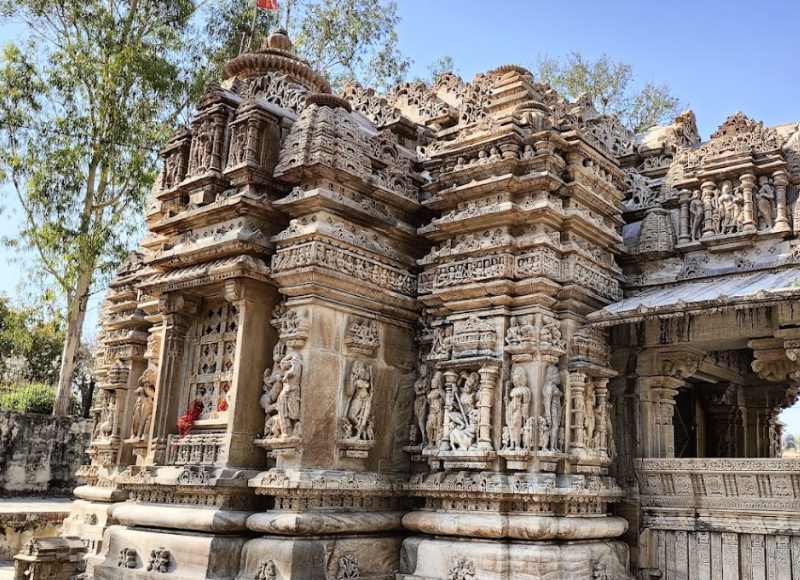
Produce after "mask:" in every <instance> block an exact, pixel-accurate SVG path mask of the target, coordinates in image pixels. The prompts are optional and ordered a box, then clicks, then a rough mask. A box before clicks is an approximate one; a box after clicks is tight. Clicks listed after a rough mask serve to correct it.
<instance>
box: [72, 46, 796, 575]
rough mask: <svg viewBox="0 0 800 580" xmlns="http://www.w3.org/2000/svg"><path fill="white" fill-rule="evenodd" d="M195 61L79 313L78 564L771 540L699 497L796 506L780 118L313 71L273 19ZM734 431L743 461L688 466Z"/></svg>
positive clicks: (275, 561)
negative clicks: (637, 108) (85, 326)
mask: <svg viewBox="0 0 800 580" xmlns="http://www.w3.org/2000/svg"><path fill="white" fill-rule="evenodd" d="M225 77H226V78H225V79H224V81H223V83H222V84H221V85H219V86H217V85H212V86H210V87H209V89H208V90H207V91H206V94H205V95H204V96H203V98H202V99H201V101H200V102H199V104H198V109H197V112H196V115H195V116H194V117H193V118H192V120H191V122H190V124H189V127H186V128H183V129H181V130H179V131H177V132H176V133H175V134H174V135H173V137H172V138H171V139H170V140H169V142H168V143H167V145H166V146H165V147H164V149H163V150H162V152H161V157H162V159H163V169H162V171H161V173H160V175H159V177H158V180H157V183H156V184H155V186H154V188H153V192H152V194H151V196H150V198H149V199H148V203H147V212H146V219H147V225H148V234H147V236H146V237H145V239H144V240H143V241H142V244H141V248H140V249H139V251H137V252H136V253H134V254H132V255H131V257H130V258H129V259H128V260H126V262H125V263H124V264H122V265H121V267H120V269H119V272H118V273H117V276H116V277H115V279H114V281H113V282H112V283H111V285H110V288H109V292H108V295H107V298H106V302H105V305H104V307H103V316H102V328H101V330H100V332H99V333H98V342H99V345H98V346H99V348H98V358H97V360H98V368H97V377H98V387H99V394H98V397H97V399H96V402H95V404H94V406H93V409H92V415H93V417H94V418H95V428H94V432H93V436H92V444H91V448H90V458H91V464H90V465H87V466H85V467H84V468H83V469H82V470H81V475H82V477H83V478H84V479H85V483H86V485H83V486H81V487H80V488H78V490H76V495H77V496H78V497H79V498H80V502H78V503H76V506H75V508H74V514H73V517H71V518H70V529H73V530H80V531H81V533H85V535H86V536H87V538H88V541H89V542H91V544H90V547H91V556H90V557H89V559H88V564H89V570H88V573H89V575H90V577H92V575H93V576H94V577H97V578H111V577H116V576H118V575H119V574H120V573H121V572H120V570H122V569H124V574H125V575H126V577H128V576H130V577H131V578H144V577H150V576H155V575H156V574H158V575H161V574H164V575H165V577H166V576H170V575H176V576H178V575H179V576H181V578H185V579H186V580H190V579H193V578H204V577H211V576H214V577H220V578H222V577H225V578H242V579H244V578H256V579H259V580H277V579H280V580H298V579H300V578H304V579H305V578H310V577H315V578H316V577H319V578H336V579H337V580H345V579H347V580H352V579H356V578H363V579H370V580H388V579H390V578H391V579H393V580H394V579H396V580H421V579H423V578H424V579H425V580H478V579H480V580H501V579H502V578H505V577H506V576H508V574H511V575H513V576H514V577H515V578H516V577H519V578H521V579H528V578H530V579H533V578H539V577H548V578H552V580H567V579H569V580H572V579H579V580H583V579H586V580H589V579H597V580H600V579H605V580H612V579H613V580H627V579H629V578H631V577H633V575H634V574H639V573H640V572H642V573H644V572H645V571H648V570H649V571H654V570H662V569H664V567H665V566H666V564H664V562H663V561H655V562H653V561H651V560H652V559H653V558H652V557H651V556H652V554H654V553H659V554H663V555H664V557H665V558H666V557H667V556H669V555H670V554H671V552H670V550H673V549H674V552H675V561H676V562H682V561H684V560H685V561H686V563H687V565H688V563H689V562H691V561H693V560H692V559H695V560H696V559H697V558H699V559H700V560H702V562H701V565H702V566H706V560H703V558H706V556H707V560H708V561H707V564H708V567H707V569H706V568H703V570H706V571H707V572H708V574H705V575H701V576H700V577H706V578H713V577H717V576H719V577H721V578H725V579H726V580H729V579H730V580H739V578H740V577H739V576H736V575H731V572H730V570H733V568H732V567H731V566H732V564H730V563H728V564H726V563H725V562H728V561H732V560H731V559H732V558H735V557H736V555H737V554H739V555H740V556H741V558H742V562H744V560H745V558H746V556H744V554H745V553H747V554H750V556H752V557H751V560H750V563H751V564H752V562H754V561H756V567H758V561H760V560H758V558H760V557H762V556H763V557H764V562H765V563H764V566H762V569H763V570H767V568H765V566H767V564H766V562H767V561H768V557H771V555H772V554H774V555H775V557H776V558H777V556H778V554H783V555H784V556H785V555H792V554H793V552H792V542H789V544H788V548H787V545H786V542H785V541H784V540H783V539H781V540H780V542H779V541H778V539H779V538H781V537H782V535H785V533H784V532H781V534H778V533H777V531H778V528H779V526H778V523H776V525H775V527H774V530H775V533H776V535H775V536H774V537H772V536H767V538H766V540H765V541H764V542H763V545H762V544H759V542H761V540H762V539H763V538H761V539H759V538H760V537H761V536H762V535H763V531H758V530H756V529H755V527H748V526H750V525H751V524H753V523H754V522H755V520H756V517H755V516H753V518H752V519H751V520H747V521H746V522H744V523H741V525H739V524H738V523H736V522H734V521H732V519H731V518H730V517H728V515H726V514H725V513H724V511H725V510H728V512H729V513H730V512H732V511H733V510H735V509H738V508H736V505H737V504H735V502H736V501H744V502H745V504H744V505H746V507H747V510H748V513H750V512H752V513H754V514H761V515H763V514H768V515H767V516H765V517H768V518H778V519H780V518H782V517H784V515H783V514H784V513H787V514H789V515H791V514H792V510H794V509H795V508H796V506H794V504H793V503H792V502H793V501H794V499H793V498H794V491H793V490H794V489H795V488H796V487H797V485H796V482H794V480H793V477H794V476H793V475H792V474H791V473H790V471H791V469H789V468H787V469H789V471H787V472H785V473H784V471H782V470H781V469H782V468H778V467H774V466H776V465H778V463H775V462H779V461H780V460H779V459H777V458H778V457H779V456H780V455H781V437H782V429H783V427H782V425H781V423H780V421H779V418H778V417H779V412H780V410H781V409H782V408H785V407H786V406H788V405H790V404H792V402H793V401H794V399H795V398H796V396H797V392H798V391H797V387H796V382H797V381H798V378H800V374H798V368H797V362H798V358H800V355H798V353H800V335H798V334H797V330H796V329H797V328H798V327H800V315H798V314H797V312H796V310H797V309H796V308H795V307H794V306H793V304H794V303H795V302H796V300H797V298H800V291H798V290H797V288H796V287H795V286H796V284H795V283H794V282H795V278H796V277H797V271H796V270H797V265H798V264H800V257H798V252H797V248H796V247H795V246H796V245H797V244H796V243H794V241H793V238H794V236H795V235H796V231H797V223H798V221H799V220H798V217H797V216H798V215H800V214H798V207H800V206H798V204H797V202H796V197H797V183H798V182H799V181H798V180H800V177H799V176H800V173H799V172H800V170H799V169H798V166H797V159H800V154H799V153H798V151H800V146H798V144H797V143H798V137H797V135H798V133H799V132H798V130H797V127H794V126H783V127H778V128H769V127H765V126H764V125H763V124H761V123H758V122H755V121H752V120H751V119H749V118H747V117H745V116H744V115H742V114H737V115H734V116H733V117H731V118H729V119H728V120H727V121H726V122H725V123H724V124H723V125H722V127H720V129H719V130H718V131H717V132H715V133H714V134H713V135H712V137H711V138H710V140H709V141H707V142H705V143H701V142H700V138H699V135H698V132H697V124H696V121H695V118H694V115H693V114H692V113H691V112H686V113H683V114H681V115H680V116H678V117H677V118H676V119H675V120H674V121H672V122H671V123H669V124H666V125H663V126H656V127H652V128H650V129H648V130H646V131H644V132H643V133H641V134H640V135H633V134H632V133H631V132H630V131H628V130H627V129H626V128H625V127H624V126H623V125H622V124H621V123H620V121H619V120H618V119H616V118H615V117H613V116H609V115H604V114H600V113H599V112H598V111H596V110H595V109H594V108H593V107H592V105H591V103H590V102H589V99H588V98H580V99H578V100H576V101H575V102H568V101H567V100H565V99H564V98H562V97H561V96H560V95H558V94H557V92H556V91H554V90H553V89H552V88H550V87H548V86H546V85H544V84H541V83H538V82H536V81H534V80H533V77H532V75H531V73H530V72H529V71H527V70H526V69H524V68H523V67H520V66H517V65H503V66H501V67H498V68H496V69H494V70H491V71H489V72H486V73H481V74H478V75H476V77H475V78H474V79H473V80H471V81H468V82H466V81H464V80H463V79H461V78H459V77H457V76H456V75H454V74H452V73H448V74H444V75H441V76H440V77H439V78H438V79H437V80H436V82H434V83H432V84H430V85H428V84H425V83H423V82H413V83H405V84H402V85H400V86H398V87H395V88H394V89H391V90H390V91H389V92H388V94H387V95H385V96H384V95H380V94H378V93H377V92H375V91H374V90H373V89H370V88H366V87H361V86H358V85H355V84H353V85H348V86H347V87H345V88H344V90H343V91H342V93H341V95H340V96H334V95H332V94H330V86H329V85H328V83H327V81H325V80H324V78H323V77H322V76H321V75H320V74H319V73H317V72H315V71H313V70H312V69H311V68H310V67H309V65H308V63H306V62H305V61H303V60H302V59H300V58H298V57H297V56H296V54H295V53H294V50H293V48H292V45H291V42H290V41H289V39H288V38H287V36H286V34H285V33H283V32H281V31H278V32H275V33H274V34H272V35H271V36H270V38H269V39H268V41H267V42H266V43H265V44H264V46H262V47H261V48H258V49H255V50H248V51H246V52H244V53H243V54H241V55H239V56H237V57H236V58H234V59H232V60H231V61H230V62H229V63H227V64H226V66H225ZM790 209H791V211H790ZM790 214H791V215H790ZM709 455H717V456H720V457H717V458H713V459H712V458H709V459H708V461H709V463H707V464H705V463H704V464H702V465H701V464H699V463H692V464H691V465H690V468H689V467H686V468H684V467H685V465H688V464H681V463H671V462H672V461H675V462H681V461H688V462H693V461H705V458H704V456H709ZM743 455H747V456H750V457H758V458H763V459H759V461H761V460H763V461H765V462H766V463H764V464H763V469H762V464H761V463H758V464H755V463H753V464H747V465H745V464H735V463H732V464H730V465H728V464H724V465H723V463H714V462H715V461H720V462H721V461H724V460H727V458H728V457H731V458H733V457H734V456H736V459H731V461H740V460H741V461H751V460H747V459H740V458H739V457H738V456H743ZM766 458H771V459H769V460H767V459H766ZM658 461H663V462H667V463H658ZM752 461H755V459H753V460H752ZM654 462H655V463H654ZM770 462H772V463H770ZM786 465H789V464H788V463H787V464H786ZM723 467H724V468H723ZM728 467H730V470H729V472H728V471H725V469H727V468H728ZM723 472H724V473H723ZM620 484H624V487H622V486H621V485H620ZM126 498H129V500H130V501H122V500H123V499H126ZM620 502H621V503H620ZM615 503H620V505H619V506H617V507H615V508H613V513H619V514H622V515H624V518H623V517H622V516H620V515H612V507H611V506H612V504H615ZM187 506H191V509H188V508H187ZM698 506H700V507H702V510H700V508H699V507H698ZM705 510H710V511H708V512H706V511H705ZM701 511H702V514H701ZM775 511H777V512H780V514H782V515H778V516H776V515H774V513H773V512H775ZM748 517H750V516H748ZM786 517H788V516H786ZM703 518H705V520H703ZM745 519H747V518H745ZM700 520H703V521H702V522H701V523H697V522H698V521H700ZM770 521H773V520H770ZM774 521H775V522H778V520H777V519H776V520H774ZM745 524H746V525H745ZM629 526H630V530H631V532H630V533H628V534H627V535H625V534H626V530H627V529H628V527H629ZM737 526H739V527H737ZM701 528H702V529H701ZM745 529H746V531H743V530H745ZM772 529H773V528H770V530H772ZM785 529H786V530H788V529H790V528H785ZM709 530H711V531H709ZM662 532H663V533H668V534H670V535H663V534H662ZM680 534H685V538H684V536H682V535H680ZM792 535H800V531H798V533H797V534H794V533H793V534H792ZM745 536H747V537H745ZM623 538H624V541H627V542H628V544H629V545H630V546H632V547H633V548H634V550H633V551H632V552H631V555H632V556H633V558H634V561H633V562H632V564H633V567H629V552H628V546H626V544H625V542H624V541H623ZM653 538H655V540H654V539H653ZM684 540H685V541H684ZM653 541H656V542H665V543H663V544H662V543H657V546H665V548H664V549H663V550H662V549H661V548H658V550H656V549H651V547H652V545H653V544H652V542H653ZM669 546H672V548H670V547H669ZM743 546H744V548H743ZM737 548H738V550H739V551H738V552H737ZM743 549H744V550H745V551H742V550H743ZM747 550H749V551H747ZM798 553H800V552H798ZM684 554H685V558H684V557H683V555H684ZM312 555H313V557H312ZM189 556H191V557H189ZM781 557H783V556H781ZM659 558H660V556H659ZM718 560H719V561H721V562H722V564H721V566H722V570H723V571H725V570H728V572H726V573H725V574H723V575H719V574H717V576H714V575H713V574H712V571H714V570H717V569H715V568H714V566H716V565H717V564H715V562H717V561H718ZM681 565H682V564H681ZM726 566H727V567H726ZM751 567H752V566H751ZM743 569H745V568H743ZM666 570H667V572H668V573H667V574H666V576H670V574H671V575H673V576H676V577H677V576H680V575H681V574H680V572H681V571H683V570H684V569H683V568H681V569H680V570H678V569H677V568H676V569H670V568H667V569H666ZM687 570H688V568H687ZM501 571H502V572H501ZM648 573H650V572H648ZM684 575H685V574H684ZM765 578H766V580H777V579H778V577H777V576H775V575H774V574H773V575H772V576H769V574H768V575H767V576H766V577H765Z"/></svg>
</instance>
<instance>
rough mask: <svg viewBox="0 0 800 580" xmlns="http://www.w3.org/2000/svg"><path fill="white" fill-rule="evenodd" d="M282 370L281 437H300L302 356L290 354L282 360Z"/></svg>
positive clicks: (279, 415)
mask: <svg viewBox="0 0 800 580" xmlns="http://www.w3.org/2000/svg"><path fill="white" fill-rule="evenodd" d="M280 368H281V371H283V376H282V378H281V392H280V394H279V395H278V400H277V407H278V429H279V432H280V434H281V437H284V438H286V437H292V436H294V435H298V433H297V431H298V427H299V426H300V425H299V424H300V380H301V375H302V372H303V364H302V362H300V355H299V354H297V353H296V352H290V353H289V354H287V355H286V356H284V357H283V359H281V364H280Z"/></svg>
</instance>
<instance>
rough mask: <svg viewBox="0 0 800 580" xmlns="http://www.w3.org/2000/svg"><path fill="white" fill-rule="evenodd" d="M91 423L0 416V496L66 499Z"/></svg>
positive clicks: (9, 415) (20, 414)
mask: <svg viewBox="0 0 800 580" xmlns="http://www.w3.org/2000/svg"><path fill="white" fill-rule="evenodd" d="M91 425H92V422H91V421H90V420H89V419H78V418H74V417H52V416H50V415H34V414H30V413H10V412H5V411H2V412H0V496H9V495H34V494H36V495H69V494H70V493H71V492H72V489H73V488H74V487H75V485H76V483H75V472H76V470H77V469H78V467H80V465H81V463H82V462H83V457H84V453H85V452H86V448H87V446H88V445H89V439H90V436H91Z"/></svg>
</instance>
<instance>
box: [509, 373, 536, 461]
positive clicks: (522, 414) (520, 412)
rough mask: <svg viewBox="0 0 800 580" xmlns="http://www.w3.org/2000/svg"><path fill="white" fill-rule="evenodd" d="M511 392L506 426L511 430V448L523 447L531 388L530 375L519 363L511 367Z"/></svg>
mask: <svg viewBox="0 0 800 580" xmlns="http://www.w3.org/2000/svg"><path fill="white" fill-rule="evenodd" d="M511 385H512V388H511V392H510V393H509V395H508V407H507V408H506V427H508V432H509V441H508V448H509V449H520V448H521V447H522V432H523V429H524V428H525V423H526V422H527V421H528V417H529V416H530V402H531V389H530V387H529V386H528V375H527V374H525V369H524V368H522V367H521V366H519V365H514V366H513V367H511Z"/></svg>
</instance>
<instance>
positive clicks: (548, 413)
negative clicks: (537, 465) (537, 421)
mask: <svg viewBox="0 0 800 580" xmlns="http://www.w3.org/2000/svg"><path fill="white" fill-rule="evenodd" d="M559 382H560V377H559V374H558V367H556V366H550V367H548V368H547V374H546V375H545V379H544V387H543V388H542V401H543V402H544V418H545V421H546V422H547V425H548V426H549V427H550V448H551V449H554V448H556V447H557V446H558V429H559V427H561V408H562V405H561V397H562V393H561V389H559V388H558V384H559Z"/></svg>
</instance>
